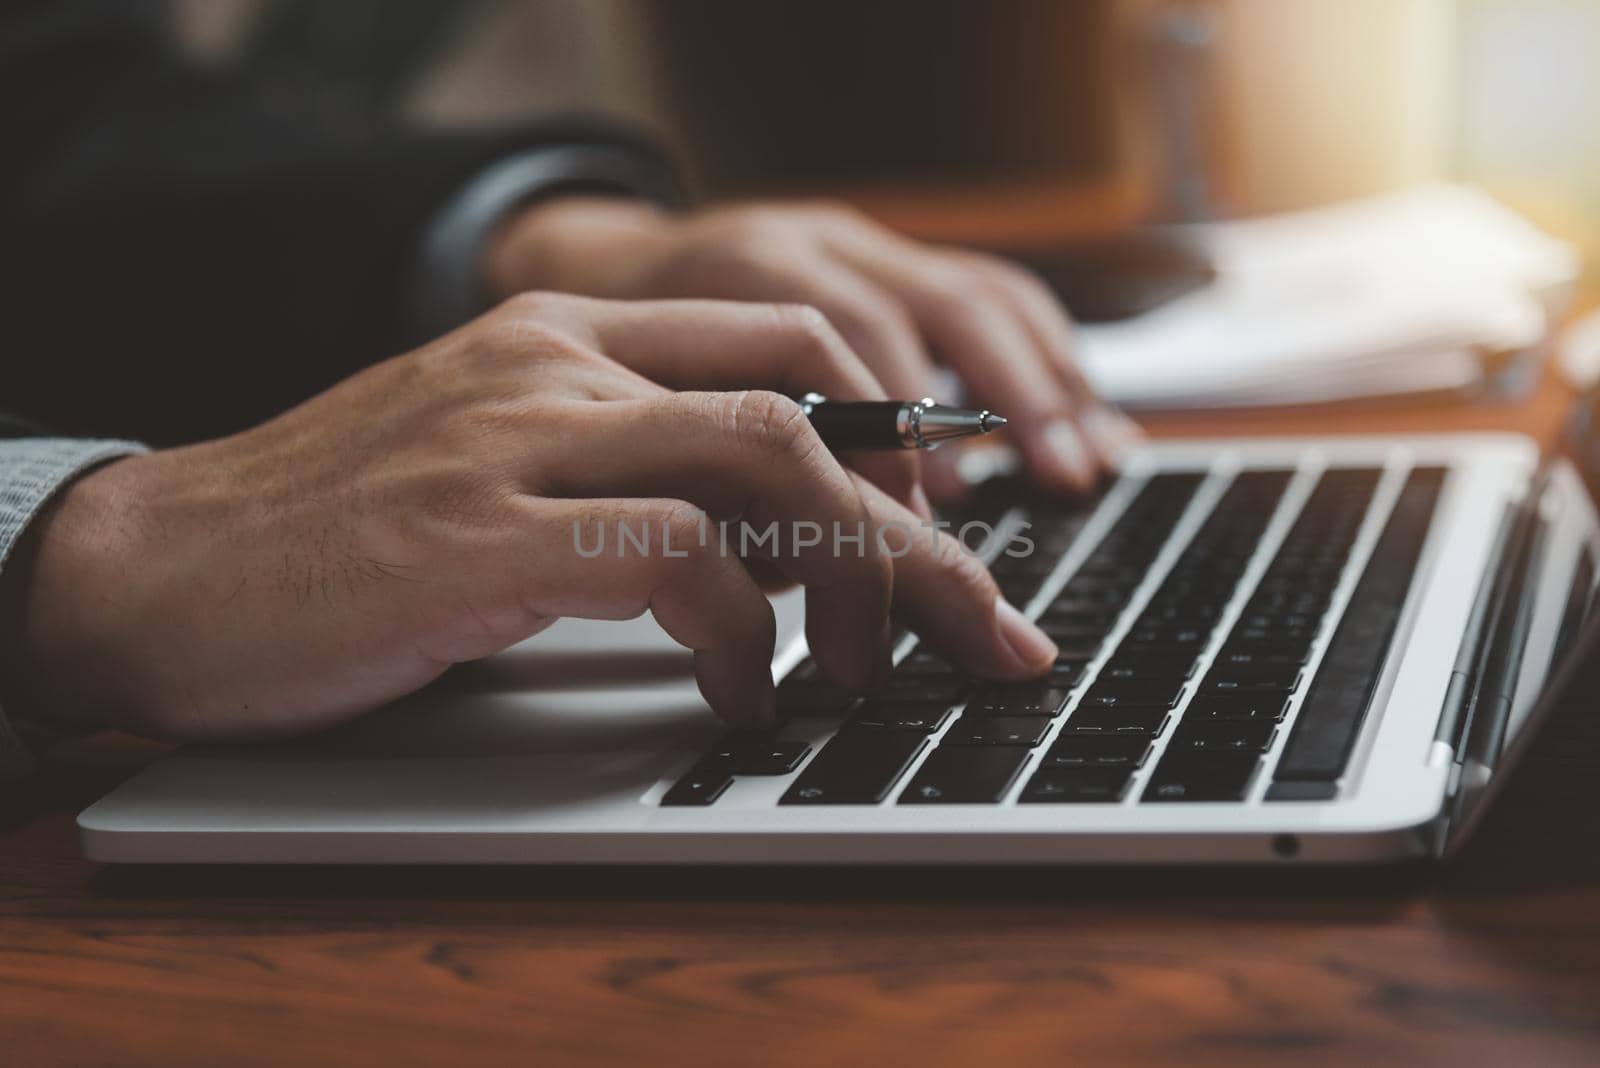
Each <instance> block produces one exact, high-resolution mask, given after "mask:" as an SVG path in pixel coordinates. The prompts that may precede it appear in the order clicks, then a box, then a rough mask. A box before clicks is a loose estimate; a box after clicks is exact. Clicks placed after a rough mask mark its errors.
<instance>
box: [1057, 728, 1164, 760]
mask: <svg viewBox="0 0 1600 1068" xmlns="http://www.w3.org/2000/svg"><path fill="white" fill-rule="evenodd" d="M1149 753H1150V739H1148V738H1142V737H1140V736H1138V735H1133V734H1063V735H1062V736H1061V739H1060V740H1059V741H1058V742H1056V744H1055V745H1053V746H1051V747H1050V749H1049V751H1048V752H1046V753H1045V755H1044V762H1043V763H1042V764H1041V765H1040V766H1041V767H1051V768H1059V767H1075V766H1077V765H1079V764H1107V765H1110V764H1114V765H1117V766H1119V767H1129V768H1136V767H1138V766H1139V765H1141V764H1143V763H1144V758H1145V757H1146V756H1148V755H1149Z"/></svg>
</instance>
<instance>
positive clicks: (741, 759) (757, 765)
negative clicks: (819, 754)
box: [706, 731, 811, 775]
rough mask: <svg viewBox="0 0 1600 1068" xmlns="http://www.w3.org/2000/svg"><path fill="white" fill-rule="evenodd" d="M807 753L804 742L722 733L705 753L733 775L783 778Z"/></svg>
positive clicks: (808, 748) (754, 734)
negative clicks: (720, 738) (776, 776)
mask: <svg viewBox="0 0 1600 1068" xmlns="http://www.w3.org/2000/svg"><path fill="white" fill-rule="evenodd" d="M809 752H811V747H810V746H809V745H807V744H806V743H805V742H791V741H780V740H778V739H777V738H774V737H772V736H771V735H767V734H759V733H752V734H741V733H739V732H737V731H735V732H732V733H729V734H726V735H724V736H723V738H722V740H721V741H720V742H718V743H717V744H716V745H715V746H714V747H713V748H712V750H711V752H710V753H708V754H706V756H707V759H709V760H719V761H721V762H722V763H724V764H725V765H727V767H728V770H729V771H732V772H733V773H734V774H735V775H787V774H789V772H791V771H793V770H794V769H795V768H797V767H799V766H800V762H801V761H802V760H804V759H805V758H806V754H807V753H809Z"/></svg>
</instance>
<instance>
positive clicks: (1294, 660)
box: [1211, 645, 1308, 671]
mask: <svg viewBox="0 0 1600 1068" xmlns="http://www.w3.org/2000/svg"><path fill="white" fill-rule="evenodd" d="M1307 659H1308V657H1307V655H1306V654H1304V653H1301V654H1298V655H1293V656H1284V655H1280V654H1278V653H1258V652H1251V651H1250V650H1249V649H1248V648H1246V647H1240V648H1234V647H1231V646H1226V645H1225V646H1223V647H1222V651H1221V652H1219V653H1218V654H1217V658H1216V660H1214V661H1212V663H1211V670H1213V671H1217V670H1220V669H1222V668H1224V667H1257V666H1266V665H1271V664H1293V665H1294V666H1295V668H1296V670H1298V669H1299V667H1300V665H1301V664H1304V663H1305V662H1306V660H1307Z"/></svg>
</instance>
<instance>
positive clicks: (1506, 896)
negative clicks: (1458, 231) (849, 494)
mask: <svg viewBox="0 0 1600 1068" xmlns="http://www.w3.org/2000/svg"><path fill="white" fill-rule="evenodd" d="M1566 400H1567V393H1566V391H1565V389H1564V388H1563V387H1562V386H1560V385H1559V384H1558V383H1556V382H1554V381H1549V382H1546V383H1545V384H1544V385H1543V386H1541V388H1540V389H1539V391H1538V393H1537V394H1536V395H1535V396H1534V398H1533V399H1532V400H1531V401H1529V402H1528V403H1526V404H1521V405H1516V406H1510V407H1498V408H1496V407H1486V408H1473V409H1468V408H1460V407H1437V408H1435V407H1426V408H1422V407H1407V406H1387V407H1384V408H1380V409H1361V410H1351V409H1345V410H1342V411H1341V412H1339V413H1329V412H1283V413H1274V414H1270V415H1255V416H1249V417H1246V416H1241V415H1223V414H1216V415H1206V416H1189V417H1184V418H1181V419H1178V418H1173V419H1168V420H1164V421H1163V422H1162V423H1161V424H1160V425H1159V426H1157V427H1155V428H1154V429H1155V430H1156V431H1157V432H1158V433H1184V434H1196V433H1201V434H1223V433H1236V432H1238V433H1243V432H1251V433H1256V432H1262V433H1267V432H1286V431H1290V430H1303V431H1308V432H1318V433H1320V432H1334V431H1372V430H1379V429H1390V430H1394V429H1405V430H1416V429H1429V430H1446V429H1468V428H1491V427H1492V428H1514V429H1520V430H1523V431H1527V432H1531V433H1534V434H1535V435H1537V436H1539V437H1540V438H1541V440H1543V441H1545V442H1547V443H1548V442H1551V441H1553V440H1554V436H1555V427H1556V423H1557V421H1558V419H1559V417H1560V414H1561V411H1562V409H1563V408H1564V406H1565V403H1566ZM1597 700H1600V699H1597ZM153 749H154V747H151V746H149V745H145V744H143V743H137V742H133V741H131V740H128V739H119V738H102V739H95V740H92V741H88V742H84V743H78V744H75V745H73V746H71V747H68V748H67V749H65V750H63V751H62V752H61V753H59V754H57V755H56V756H55V757H54V758H53V759H52V760H51V761H50V763H49V765H48V766H47V767H46V768H45V769H44V771H43V773H42V774H41V775H40V776H39V777H37V778H36V779H35V780H34V781H32V782H30V783H28V784H25V785H23V786H21V787H16V788H13V789H11V791H10V792H9V793H8V794H6V795H5V796H3V797H0V814H3V815H0V820H3V822H0V1064H5V1065H16V1066H19V1068H35V1066H41V1068H42V1066H49V1065H173V1066H190V1065H192V1066H196V1068H218V1066H224V1068H247V1066H256V1065H296V1066H299V1065H315V1064H347V1065H373V1066H378V1065H382V1066H384V1068H402V1066H412V1065H415V1066H447V1068H465V1066H472V1065H498V1064H519V1065H520V1064H537V1065H555V1064H643V1065H748V1064H765V1065H783V1066H791V1065H792V1066H795V1068H824V1066H827V1068H832V1066H835V1065H858V1064H873V1065H896V1066H898V1065H965V1064H1046V1065H1078V1064H1081V1065H1094V1066H1099V1065H1121V1064H1131V1065H1143V1064H1170V1063H1181V1064H1185V1065H1195V1066H1204V1065H1228V1066H1237V1065H1285V1064H1292V1065H1333V1064H1351V1065H1357V1064H1358V1065H1385V1064H1408V1065H1434V1064H1438V1065H1451V1066H1455V1068H1459V1066H1462V1065H1519V1066H1520V1065H1539V1066H1545V1065H1594V1064H1597V1063H1600V850H1597V848H1596V846H1597V834H1596V823H1597V821H1596V816H1595V813H1596V810H1597V806H1596V804H1595V797H1596V792H1597V790H1600V715H1597V714H1596V712H1595V710H1594V708H1593V707H1592V704H1591V703H1589V702H1579V703H1577V704H1576V705H1575V706H1574V707H1572V708H1570V709H1567V710H1565V711H1564V712H1563V714H1562V715H1561V717H1560V718H1559V719H1558V720H1557V721H1556V722H1554V723H1552V724H1551V725H1550V726H1549V727H1548V728H1547V729H1546V730H1545V731H1544V732H1543V734H1542V735H1541V737H1540V739H1539V742H1538V744H1537V746H1536V752H1534V753H1533V755H1532V756H1531V758H1530V760H1529V762H1528V764H1527V765H1526V766H1525V768H1524V769H1523V770H1522V772H1521V773H1520V774H1519V775H1518V776H1517V778H1516V780H1515V782H1514V784H1513V786H1512V787H1511V789H1510V790H1509V792H1508V793H1507V794H1506V795H1505V796H1504V797H1503V798H1502V801H1501V803H1500V804H1499V806H1498V807H1497V809H1496V810H1495V811H1494V813H1493V814H1492V815H1491V817H1490V820H1489V823H1488V825H1487V826H1486V828H1485V829H1484V831H1483V833H1482V835H1481V836H1480V838H1479V839H1478V840H1477V842H1476V844H1475V846H1474V848H1473V849H1472V850H1471V851H1470V852H1469V854H1468V855H1467V856H1466V857H1464V858H1462V859H1461V861H1460V862H1458V863H1456V864H1453V865H1450V866H1448V867H1439V866H1422V865H1417V866H1408V867H1401V868H1393V869H1383V870H1376V871H1336V872H1306V871H1295V870H1291V869H1261V870H1254V871H1162V870H1144V871H1128V870H1111V871H1106V870H1101V871H997V870H986V869H966V870H960V871H926V870H910V871H894V872H861V871H850V870H838V871H825V870H815V869H808V870H795V871H751V870H739V871H705V870H701V871H676V870H661V869H629V870H622V871H616V870H579V871H539V870H521V869H451V870H444V869H413V868H405V869H386V870H371V869H366V870H363V869H345V868H326V867H319V868H307V869H261V868H231V869H225V870H183V869H170V868H163V869H149V870H112V869H106V868H99V867H96V866H94V865H91V864H88V863H87V862H85V861H83V860H81V859H80V858H79V857H78V854H77V850H76V846H75V842H74V835H73V827H72V818H73V816H74V814H75V813H76V811H77V810H78V809H80V808H82V807H83V806H85V805H86V804H88V803H89V802H90V801H92V800H94V799H95V798H96V797H98V796H100V795H101V794H102V793H104V792H105V791H106V790H108V789H109V788H110V787H111V786H112V785H113V784H115V783H116V782H117V781H119V780H120V779H121V778H122V777H124V776H126V775H127V774H129V773H131V771H132V770H134V769H135V768H137V767H138V766H139V764H140V763H142V762H143V761H145V760H147V759H148V758H149V757H150V755H151V753H152V751H153Z"/></svg>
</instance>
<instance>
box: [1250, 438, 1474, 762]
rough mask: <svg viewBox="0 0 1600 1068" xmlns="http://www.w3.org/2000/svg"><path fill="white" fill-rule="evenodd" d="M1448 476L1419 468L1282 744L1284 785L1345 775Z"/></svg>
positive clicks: (1409, 480)
mask: <svg viewBox="0 0 1600 1068" xmlns="http://www.w3.org/2000/svg"><path fill="white" fill-rule="evenodd" d="M1445 474H1446V471H1445V469H1444V468H1440V467H1419V468H1416V469H1414V470H1413V471H1412V472H1411V474H1410V476H1409V477H1408V478H1407V479H1406V484H1405V485H1404V486H1403V487H1402V488H1401V491H1400V496H1399V498H1398V499H1397V500H1396V501H1395V505H1394V509H1393V510H1392V512H1391V513H1390V515H1389V518H1388V520H1387V521H1386V522H1385V524H1384V528H1383V533H1382V534H1381V535H1380V536H1379V538H1378V542H1377V544H1376V545H1375V546H1373V550H1372V556H1371V558H1370V559H1369V560H1368V561H1367V565H1366V569H1365V570H1364V571H1363V573H1362V575H1361V578H1360V580H1359V581H1358V582H1357V583H1356V588H1355V591H1354V592H1353V593H1352V594H1351V597H1350V603H1349V605H1347V606H1346V608H1345V611H1344V615H1343V616H1341V617H1340V619H1339V622H1338V625H1337V626H1336V628H1335V629H1334V633H1333V638H1332V640H1331V641H1330V642H1329V644H1328V651H1327V653H1326V655H1324V656H1323V658H1322V663H1321V664H1320V665H1319V666H1318V668H1317V672H1316V676H1315V677H1314V678H1313V679H1312V680H1311V686H1310V688H1309V689H1308V690H1307V691H1306V696H1305V701H1304V704H1303V705H1302V707H1301V709H1300V714H1299V715H1298V716H1297V717H1295V723H1294V726H1293V728H1291V730H1290V733H1289V740H1288V742H1287V743H1286V744H1285V745H1284V749H1283V757H1282V759H1280V760H1279V762H1278V767H1277V770H1276V772H1275V777H1276V778H1277V779H1278V780H1280V781H1302V782H1305V781H1321V782H1331V781H1333V780H1336V779H1338V778H1339V777H1340V776H1341V775H1343V774H1344V767H1345V764H1346V763H1347V762H1348V761H1349V759H1350V753H1351V751H1352V750H1353V749H1354V748H1355V743H1356V736H1357V735H1358V734H1360V732H1361V724H1362V722H1363V721H1364V720H1365V718H1366V715H1367V707H1368V705H1369V704H1370V703H1371V702H1372V696H1373V693H1374V691H1375V689H1376V687H1377V683H1378V678H1379V676H1380V675H1381V674H1382V672H1383V663H1384V660H1385V659H1387V657H1388V655H1389V645H1390V643H1391V642H1392V641H1393V639H1394V630H1395V626H1396V624H1397V623H1398V622H1399V619H1400V613H1401V610H1402V609H1403V608H1404V606H1405V601H1406V595H1407V593H1408V592H1409V590H1410V588H1411V581H1412V578H1413V576H1414V574H1415V572H1416V568H1417V559H1418V558H1419V556H1420V555H1421V553H1422V546H1423V542H1424V541H1425V540H1426V538H1427V535H1428V528H1429V526H1430V525H1431V524H1432V521H1433V511H1434V507H1435V505H1436V504H1437V502H1438V498H1439V492H1440V489H1441V488H1442V486H1443V484H1444V478H1445Z"/></svg>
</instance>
